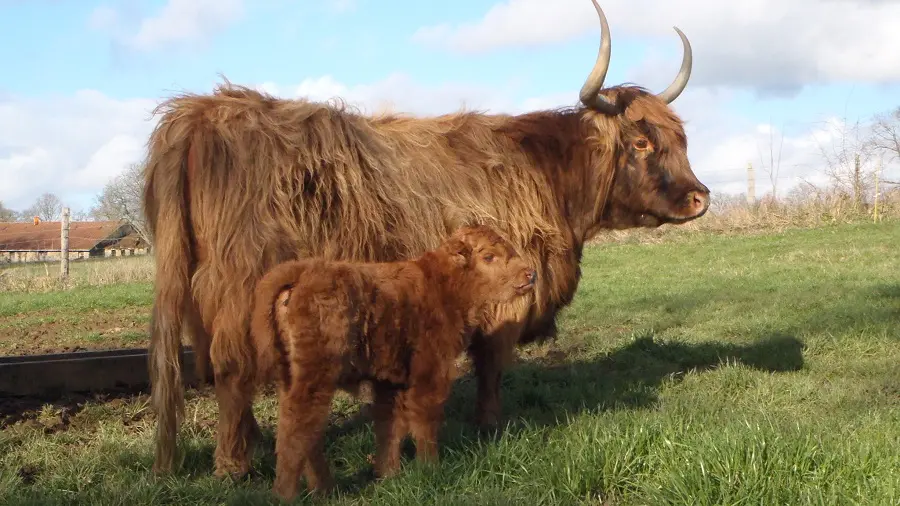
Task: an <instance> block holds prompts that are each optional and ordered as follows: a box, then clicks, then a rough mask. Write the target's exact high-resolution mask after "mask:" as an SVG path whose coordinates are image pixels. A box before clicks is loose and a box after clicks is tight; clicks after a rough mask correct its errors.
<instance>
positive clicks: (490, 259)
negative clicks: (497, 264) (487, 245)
mask: <svg viewBox="0 0 900 506" xmlns="http://www.w3.org/2000/svg"><path fill="white" fill-rule="evenodd" d="M484 261H485V262H487V263H491V262H493V261H494V255H492V254H490V253H488V254H487V255H485V256H484Z"/></svg>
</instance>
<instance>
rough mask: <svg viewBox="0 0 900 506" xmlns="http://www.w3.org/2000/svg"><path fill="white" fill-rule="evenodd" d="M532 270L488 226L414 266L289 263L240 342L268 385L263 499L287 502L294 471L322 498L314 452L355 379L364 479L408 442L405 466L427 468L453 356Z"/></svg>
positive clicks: (381, 472)
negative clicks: (369, 438) (271, 426)
mask: <svg viewBox="0 0 900 506" xmlns="http://www.w3.org/2000/svg"><path fill="white" fill-rule="evenodd" d="M536 275H537V273H536V272H535V270H534V269H532V268H531V267H529V266H528V265H527V264H526V263H525V261H524V260H523V259H522V258H521V257H520V256H519V255H518V254H517V253H516V252H515V250H513V248H512V246H511V245H510V244H509V243H508V242H507V241H505V240H504V239H503V238H501V237H500V236H499V235H497V233H496V232H495V231H494V230H492V229H491V228H489V227H484V226H476V227H463V228H461V229H459V230H457V231H456V232H455V233H454V234H452V235H451V236H450V238H449V239H448V240H447V241H445V242H444V243H443V244H441V245H440V246H439V247H438V248H437V249H435V250H431V251H427V252H425V253H424V254H423V255H422V256H420V257H418V258H416V259H414V260H405V261H396V262H386V263H358V262H357V263H354V262H329V261H327V260H322V259H318V258H316V259H303V260H293V261H288V262H285V263H282V264H279V265H277V266H276V267H275V268H273V269H272V270H271V271H269V272H268V273H266V274H265V275H264V276H263V277H262V279H261V280H260V282H259V284H258V285H257V287H256V290H255V299H254V300H255V306H254V310H253V316H252V325H251V336H252V339H253V344H254V346H255V348H256V356H257V374H258V375H259V378H260V380H261V382H262V383H268V382H270V381H271V380H272V379H274V380H275V381H276V382H277V384H278V403H279V406H278V408H279V410H278V431H277V435H276V443H275V444H276V447H275V448H276V449H275V452H276V456H277V463H276V471H275V484H274V491H275V493H276V494H278V495H279V496H281V497H282V498H284V499H287V500H290V499H292V498H293V497H294V496H295V495H296V494H297V487H298V481H299V478H300V473H301V470H302V471H304V474H305V475H306V479H307V485H308V486H309V487H310V488H311V489H312V490H313V491H315V492H325V491H327V490H329V489H331V488H332V486H333V482H332V477H331V472H330V471H329V468H328V463H327V462H326V461H325V453H324V450H323V448H322V439H323V436H324V434H323V433H324V431H325V426H326V422H327V421H328V413H329V412H330V411H331V400H332V397H333V395H334V393H335V391H336V390H337V389H338V388H341V387H343V388H345V389H347V390H351V391H353V390H355V389H356V387H357V386H358V385H359V384H360V382H363V381H367V382H371V384H373V385H374V388H375V407H374V411H373V413H374V418H375V433H376V445H377V449H376V457H375V472H376V474H377V475H378V476H380V477H384V476H389V475H391V474H393V473H394V472H396V470H397V468H398V467H399V465H400V443H401V441H402V438H404V437H405V436H406V435H407V433H411V434H412V436H413V438H414V439H415V442H416V458H417V459H419V460H421V461H425V462H435V461H436V460H437V458H438V444H437V436H438V429H439V427H440V424H441V421H442V419H443V410H444V402H445V401H446V399H447V396H448V395H449V393H450V387H451V384H452V382H453V379H454V377H455V374H454V371H455V359H456V357H457V356H459V355H460V354H461V353H462V352H463V351H465V349H466V347H467V346H468V344H469V340H470V338H471V337H472V334H473V333H474V331H475V329H477V328H478V327H479V326H480V325H481V323H482V320H483V319H484V316H485V314H486V312H487V310H488V309H489V308H490V306H491V305H492V304H498V303H508V302H511V301H513V300H514V299H516V298H519V297H521V296H523V295H525V294H527V293H528V292H530V291H531V290H532V289H533V288H534V283H535V277H536Z"/></svg>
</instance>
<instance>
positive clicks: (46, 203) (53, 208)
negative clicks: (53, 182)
mask: <svg viewBox="0 0 900 506" xmlns="http://www.w3.org/2000/svg"><path fill="white" fill-rule="evenodd" d="M62 210H63V203H62V200H60V198H59V197H57V196H56V195H55V194H53V193H44V194H42V195H41V196H40V197H38V198H37V200H36V201H35V202H34V204H33V205H32V206H31V207H29V208H28V209H26V210H25V212H24V213H23V215H24V217H25V218H26V219H28V218H30V217H32V216H37V217H38V218H40V219H41V221H54V220H58V219H60V217H61V216H62Z"/></svg>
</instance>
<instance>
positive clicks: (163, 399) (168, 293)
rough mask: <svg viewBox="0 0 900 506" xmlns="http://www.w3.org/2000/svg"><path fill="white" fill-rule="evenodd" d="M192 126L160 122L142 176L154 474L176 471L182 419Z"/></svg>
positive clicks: (169, 119)
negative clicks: (149, 267)
mask: <svg viewBox="0 0 900 506" xmlns="http://www.w3.org/2000/svg"><path fill="white" fill-rule="evenodd" d="M191 123H192V121H191V120H190V118H189V117H187V116H184V115H178V114H177V111H175V112H171V111H170V112H169V113H167V114H166V115H164V116H163V117H162V118H161V120H160V122H159V124H158V125H157V127H156V129H155V130H154V131H153V133H152V134H151V136H150V142H149V149H148V155H147V161H146V166H145V172H144V184H145V186H144V194H143V204H144V213H145V216H146V219H147V229H148V232H149V234H150V236H151V237H152V241H153V246H152V247H153V252H154V256H155V260H156V279H155V283H154V303H153V311H152V314H151V317H150V346H149V364H148V365H149V376H150V385H151V400H152V404H153V407H154V409H155V410H156V414H157V429H156V457H155V461H154V463H153V472H154V473H167V472H171V471H172V470H173V469H174V468H175V458H176V456H177V448H176V442H177V441H176V439H177V434H178V427H179V424H180V421H181V418H182V417H183V414H184V384H183V382H182V381H183V380H182V374H181V361H182V360H181V358H182V357H181V351H182V346H181V335H182V329H183V327H184V319H185V309H186V304H188V303H190V302H191V297H190V275H191V274H190V271H191V269H192V263H193V252H192V250H191V230H190V216H189V202H188V201H187V200H188V196H187V193H186V191H187V188H186V186H187V163H188V156H189V155H195V156H197V158H195V159H194V160H193V161H194V162H198V163H202V161H203V153H202V150H203V146H202V145H203V142H202V138H201V136H200V134H199V133H198V132H197V130H196V128H194V127H193V126H192V125H191ZM194 141H200V142H194ZM192 148H193V149H194V150H195V152H194V153H191V150H192ZM207 359H208V358H204V357H197V360H200V361H203V360H207Z"/></svg>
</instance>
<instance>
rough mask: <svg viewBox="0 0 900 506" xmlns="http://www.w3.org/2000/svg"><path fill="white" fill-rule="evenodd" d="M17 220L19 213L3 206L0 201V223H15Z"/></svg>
mask: <svg viewBox="0 0 900 506" xmlns="http://www.w3.org/2000/svg"><path fill="white" fill-rule="evenodd" d="M18 219H19V213H18V212H16V211H14V210H12V209H10V208H8V207H6V206H5V205H3V201H0V221H16V220H18Z"/></svg>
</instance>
